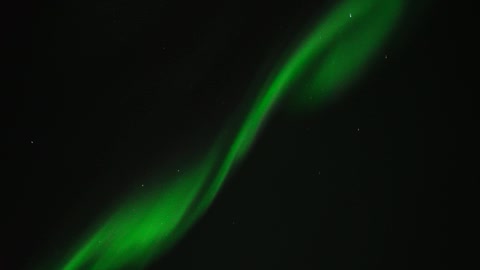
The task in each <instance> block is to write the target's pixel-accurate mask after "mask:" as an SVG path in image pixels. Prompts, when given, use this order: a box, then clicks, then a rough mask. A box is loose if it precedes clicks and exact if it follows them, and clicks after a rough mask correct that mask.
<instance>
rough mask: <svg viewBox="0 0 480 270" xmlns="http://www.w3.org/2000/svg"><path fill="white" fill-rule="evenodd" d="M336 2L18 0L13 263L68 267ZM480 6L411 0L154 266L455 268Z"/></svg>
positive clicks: (276, 120) (5, 177) (261, 136)
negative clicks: (456, 194)
mask: <svg viewBox="0 0 480 270" xmlns="http://www.w3.org/2000/svg"><path fill="white" fill-rule="evenodd" d="M337 2H341V1H332V0H329V1H270V0H266V1H241V2H237V1H159V0H156V1H153V0H140V1H130V0H99V1H85V0H83V1H77V0H75V1H72V0H69V1H63V2H59V3H55V2H54V1H43V2H42V3H39V2H38V1H36V2H35V3H26V2H24V3H9V4H8V5H9V6H8V7H6V8H5V10H3V11H6V16H4V18H5V21H6V22H8V23H5V24H4V25H3V26H2V32H3V33H5V34H4V35H3V36H5V37H6V38H5V39H4V40H5V42H3V41H2V43H4V45H5V48H6V49H5V50H4V52H6V53H5V57H3V59H4V60H2V62H3V64H4V65H6V66H7V69H6V71H5V72H3V75H4V76H5V78H6V79H5V80H3V81H4V82H6V84H5V85H6V86H7V87H5V88H4V89H5V91H4V90H2V98H1V99H0V100H1V104H0V106H1V110H2V111H1V113H2V116H3V117H2V119H4V120H2V122H3V129H2V131H3V132H2V133H3V135H4V136H6V139H3V140H2V150H1V151H2V154H4V156H6V159H5V161H6V162H5V161H4V162H3V163H4V165H6V168H5V169H4V170H2V174H1V175H2V176H0V178H1V182H2V188H1V190H2V194H3V195H2V208H3V209H4V210H3V211H2V212H3V213H2V223H3V224H2V225H3V226H6V228H5V229H4V230H2V231H3V237H2V238H3V240H2V243H3V247H2V249H4V250H5V251H3V252H2V253H1V255H0V256H1V257H0V258H1V260H0V269H36V268H37V267H40V268H42V265H45V264H47V265H50V264H53V265H55V267H59V265H57V264H58V263H59V262H60V261H63V260H64V259H65V256H67V255H66V253H68V252H70V250H71V249H72V248H73V247H74V246H75V245H76V244H77V243H78V241H81V240H82V239H84V238H85V237H86V233H88V230H89V229H90V228H92V226H94V225H95V224H97V223H98V222H99V221H101V220H102V218H104V217H105V216H106V214H108V212H109V211H110V209H114V208H115V206H116V205H118V204H119V203H120V202H121V201H122V200H123V199H124V198H125V197H128V196H129V195H130V194H131V193H132V192H138V190H139V188H143V189H149V188H150V187H151V186H154V185H158V184H161V181H164V180H163V177H156V176H157V175H176V174H181V173H183V172H184V171H186V170H188V168H189V167H191V165H192V162H191V158H200V159H201V158H202V155H204V153H205V151H204V150H205V149H206V148H208V146H209V145H211V144H212V143H213V142H214V141H215V140H216V138H217V137H216V136H217V135H218V134H219V132H221V131H222V130H224V129H225V127H228V126H229V125H230V124H232V123H236V122H238V121H240V122H241V120H240V119H241V117H242V115H244V114H246V113H247V112H248V105H245V104H248V101H249V100H251V99H252V97H254V96H255V95H256V90H257V89H256V86H257V85H260V84H262V83H263V81H264V80H265V78H267V77H268V76H269V74H270V73H271V71H272V70H275V68H277V66H278V65H279V64H278V60H279V59H281V58H282V57H284V56H285V54H288V52H289V50H290V49H291V48H293V47H295V44H297V43H296V42H298V40H299V39H301V38H302V37H303V35H305V33H308V31H309V29H310V28H311V25H312V23H313V22H316V21H318V19H319V18H322V16H327V15H328V12H329V10H330V9H331V8H332V7H334V6H335V5H336V3H337ZM420 2H421V3H420ZM472 10H473V8H472V7H468V6H461V5H452V4H451V3H450V4H448V3H443V2H442V1H431V2H430V1H407V5H406V8H405V10H404V13H403V15H402V16H401V18H400V19H399V21H398V23H397V24H396V26H395V27H394V28H393V30H392V32H391V33H390V34H389V38H388V39H387V40H386V42H385V43H383V44H382V46H380V47H379V49H377V50H376V51H375V52H374V53H373V56H372V57H371V59H369V60H368V63H369V64H368V65H365V67H364V68H362V72H361V75H360V76H359V77H358V78H357V79H356V80H353V81H352V82H351V83H349V84H348V86H346V87H344V88H342V89H341V90H339V92H338V94H335V95H332V96H330V97H328V98H325V101H324V102H322V103H321V104H320V105H319V106H316V107H315V108H314V109H309V110H308V111H307V112H304V113H297V112H292V110H290V109H289V106H288V102H279V103H278V104H277V106H275V109H274V110H273V112H272V113H271V114H270V115H269V117H268V120H266V121H265V123H264V124H263V125H262V129H261V131H260V132H258V134H257V136H256V138H255V141H254V143H253V145H252V146H251V148H250V149H249V150H248V153H247V154H246V155H245V157H244V158H243V160H242V162H240V163H238V165H236V166H235V168H234V169H232V171H231V172H230V173H229V175H228V177H227V179H226V180H225V182H224V185H223V186H222V188H221V190H220V192H219V193H218V194H217V195H216V198H215V199H214V201H213V203H212V204H211V205H210V207H209V208H208V209H207V211H206V212H205V213H204V215H202V216H201V217H200V218H199V219H198V220H197V221H196V222H195V223H194V224H193V226H192V227H191V228H190V229H189V230H187V232H186V234H185V235H183V237H182V238H181V239H180V240H179V241H177V242H176V244H175V245H174V246H173V247H172V249H171V250H169V251H168V252H166V253H165V254H163V255H162V256H160V255H159V256H157V257H155V258H154V259H153V260H151V261H150V262H149V263H148V265H147V267H146V269H398V270H404V269H450V267H451V261H452V259H451V256H450V255H449V254H450V250H451V249H452V246H451V243H450V242H451V241H450V239H451V235H450V232H449V227H450V223H451V220H450V219H451V209H452V200H453V199H452V195H451V194H450V193H451V186H452V183H453V182H456V181H458V180H459V179H464V180H469V181H471V180H472V179H473V176H472V175H471V174H470V173H469V171H467V170H461V169H460V163H462V162H461V161H460V160H461V159H463V158H465V156H466V155H467V152H468V151H469V150H465V149H464V148H462V146H461V143H462V142H465V141H466V140H467V137H468V136H465V135H464V132H463V131H464V130H463V129H462V126H464V124H468V125H472V124H474V123H475V120H474V117H473V113H472V105H473V102H474V101H473V94H472V93H473V86H472V84H471V83H470V81H469V80H468V78H470V79H471V77H470V74H469V73H467V72H465V71H464V70H466V69H467V67H468V66H469V64H470V61H471V60H469V59H470V55H469V54H470V53H469V51H470V50H469V48H468V46H472V45H468V42H467V40H466V37H465V36H466V35H469V34H468V33H472V32H470V31H473V32H475V31H476V32H478V30H475V31H474V30H471V29H472V28H473V25H474V24H473V23H472V22H473V21H474V20H475V16H472V15H471V13H473V11H472ZM476 32H475V33H476ZM470 72H471V73H473V72H472V71H470ZM2 84H3V83H2ZM245 101H247V102H245ZM233 125H234V124H233ZM470 136H472V135H470ZM52 267H53V266H52ZM129 267H131V266H129ZM45 269H49V268H48V267H47V268H45ZM51 269H57V268H54V267H53V268H51ZM85 269H88V268H85ZM128 269H130V268H128ZM452 269H455V267H454V268H452Z"/></svg>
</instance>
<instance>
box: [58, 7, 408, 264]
mask: <svg viewBox="0 0 480 270" xmlns="http://www.w3.org/2000/svg"><path fill="white" fill-rule="evenodd" d="M402 6H403V1H402V0H389V1H384V0H347V1H343V2H342V3H341V4H340V5H338V6H337V7H335V8H334V10H332V11H331V12H330V13H329V14H328V15H327V16H326V18H324V19H323V20H322V21H321V22H320V23H318V24H317V25H315V27H314V28H313V29H312V30H313V31H311V33H310V34H309V35H308V36H307V37H306V39H305V40H302V41H301V42H300V43H299V44H298V47H297V48H296V50H293V51H292V53H291V56H290V57H288V58H287V59H286V61H282V62H280V63H279V65H278V66H277V68H276V70H278V72H277V73H275V74H272V76H271V78H272V79H271V80H269V81H267V83H266V84H265V85H264V86H263V87H262V88H261V89H260V90H259V94H258V96H257V98H256V99H255V100H254V101H253V103H251V104H250V108H251V109H250V110H249V113H248V114H247V115H246V116H245V118H244V120H243V122H242V124H241V125H240V128H239V131H238V132H237V133H236V135H235V137H234V138H233V140H230V141H228V140H225V139H224V138H221V139H219V140H218V141H217V142H216V143H215V144H214V145H213V147H212V150H211V151H210V152H209V153H208V155H205V157H204V158H203V159H202V160H201V161H200V162H198V163H197V165H196V166H192V168H191V169H190V170H185V171H184V170H182V174H181V175H179V176H178V177H176V178H173V179H171V181H170V182H169V184H168V185H164V186H161V187H158V188H153V189H151V190H150V191H149V193H148V194H147V193H145V194H142V195H135V196H132V198H131V199H130V200H128V201H127V202H126V203H124V204H123V205H121V206H120V207H119V208H118V210H117V211H116V212H114V213H113V214H112V215H111V216H108V217H106V218H105V220H104V221H103V222H101V223H99V225H98V229H97V231H95V232H94V233H93V234H92V235H91V236H90V237H88V238H87V239H84V240H83V241H82V242H81V244H80V245H79V246H78V247H77V249H76V250H75V251H74V252H73V254H71V257H69V258H68V259H67V260H66V261H65V262H63V266H61V268H63V269H71V270H73V269H119V268H123V269H126V268H128V269H132V268H133V269H139V268H140V269H141V268H143V267H144V266H145V265H146V264H147V263H148V262H149V261H150V259H151V258H152V257H153V256H158V255H161V254H163V253H165V252H166V251H167V250H168V248H170V247H171V246H172V245H173V244H174V243H175V242H176V241H177V240H178V239H179V238H180V237H181V236H182V235H183V234H184V233H185V232H186V230H187V229H188V228H189V227H191V226H192V225H193V224H194V222H195V221H196V220H197V219H198V217H199V216H201V215H202V214H203V213H204V212H205V210H206V209H207V208H208V206H209V205H210V204H211V203H212V201H213V199H214V197H215V196H216V194H217V193H218V191H219V190H220V188H221V186H222V184H223V182H224V181H225V179H226V177H227V176H228V174H229V173H230V172H231V169H232V168H233V166H235V165H236V164H237V163H238V162H239V161H240V160H241V159H242V158H243V157H244V156H245V154H246V153H247V151H248V150H249V148H250V146H251V144H252V143H253V141H254V139H255V136H256V135H257V133H258V132H259V130H260V127H261V125H262V123H263V122H264V121H265V120H266V118H267V116H268V114H269V113H270V112H271V111H272V109H273V108H274V105H275V104H277V103H278V101H279V100H280V99H281V98H282V97H284V96H285V94H288V95H289V96H290V95H291V96H292V97H293V100H292V101H294V103H293V105H295V106H294V107H295V108H304V107H305V108H306V106H312V105H317V104H318V103H319V102H320V101H322V99H323V97H324V96H325V94H328V93H330V92H332V91H333V90H334V89H336V88H338V87H340V86H342V85H343V84H346V83H348V82H351V80H352V79H354V76H355V75H357V74H358V73H359V71H360V70H361V68H362V67H364V66H365V64H366V61H367V60H368V59H369V58H370V57H371V56H372V54H374V53H375V51H376V50H377V49H378V48H379V46H380V45H381V42H382V41H383V40H384V38H385V37H386V35H387V34H388V33H389V32H390V30H391V28H392V27H393V24H394V22H395V21H396V19H397V18H398V16H399V15H400V10H401V7H402ZM287 92H288V93H287ZM225 149H226V150H225Z"/></svg>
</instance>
